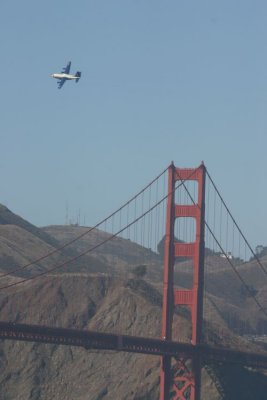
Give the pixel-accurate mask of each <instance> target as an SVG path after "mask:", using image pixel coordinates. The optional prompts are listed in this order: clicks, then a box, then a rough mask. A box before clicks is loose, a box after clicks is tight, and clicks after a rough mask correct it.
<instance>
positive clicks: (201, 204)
mask: <svg viewBox="0 0 267 400" xmlns="http://www.w3.org/2000/svg"><path fill="white" fill-rule="evenodd" d="M168 173H169V178H168V197H167V213H166V236H165V248H164V250H165V253H164V282H163V308H162V338H163V339H164V340H172V325H173V313H174V306H187V307H189V309H190V311H191V325H192V337H191V343H192V344H193V345H194V346H197V345H198V344H200V343H201V335H202V321H203V286H204V248H205V244H204V213H205V175H206V168H205V166H204V164H201V165H200V166H199V167H198V168H196V169H183V168H176V167H175V166H174V165H173V164H171V165H170V167H169V171H168ZM186 180H192V181H196V183H197V188H198V196H197V203H196V204H192V205H184V204H175V186H176V185H177V184H183V182H184V181H186ZM176 182H177V183H176ZM181 217H182V218H188V217H190V218H194V219H195V222H196V237H195V241H194V242H193V243H178V242H175V239H174V225H175V220H176V219H177V218H181ZM176 257H189V258H192V263H193V286H192V288H191V289H189V290H180V289H177V288H175V287H174V281H173V276H174V266H175V258H176ZM200 383H201V365H200V358H199V357H198V356H197V357H194V358H188V359H178V358H171V357H169V356H163V357H162V359H161V373H160V400H169V399H173V400H184V399H188V398H189V399H190V400H199V399H200Z"/></svg>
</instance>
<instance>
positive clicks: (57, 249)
mask: <svg viewBox="0 0 267 400" xmlns="http://www.w3.org/2000/svg"><path fill="white" fill-rule="evenodd" d="M168 168H169V167H167V168H165V170H164V171H162V172H161V173H160V174H159V175H158V176H157V177H156V178H154V179H153V180H152V181H151V182H150V183H149V184H148V185H146V186H145V187H144V188H143V189H142V190H140V191H139V192H138V193H137V194H136V195H135V196H133V197H132V198H131V199H130V200H128V201H127V202H126V203H124V204H123V205H122V206H121V207H120V208H118V209H117V210H116V211H114V212H113V213H111V214H110V215H109V216H108V217H106V218H104V219H103V220H102V221H100V222H98V223H97V224H96V225H94V226H93V227H91V228H89V229H87V230H86V231H85V232H83V233H81V234H80V235H78V236H76V237H75V238H74V239H71V240H70V241H68V242H67V243H65V244H64V245H62V246H60V247H58V248H55V249H54V250H52V251H50V252H49V253H47V254H45V255H43V256H41V257H39V258H37V259H35V260H33V261H30V262H29V263H27V264H25V265H23V266H21V267H18V268H15V269H13V270H12V271H9V272H5V273H2V274H0V279H1V278H4V277H6V276H9V275H13V274H14V273H16V272H19V271H22V270H24V269H26V268H28V267H30V266H31V265H34V264H37V263H39V262H40V261H43V260H44V259H46V258H48V257H50V256H52V255H53V254H55V253H57V252H60V251H62V250H63V249H65V248H66V247H67V246H70V245H71V244H73V243H75V242H76V241H77V240H79V239H81V238H82V237H84V236H86V235H88V234H89V233H90V232H92V231H93V230H95V229H97V228H98V227H99V226H100V225H102V224H103V223H106V222H107V221H108V220H109V219H110V218H112V217H113V216H114V215H115V214H117V213H118V212H120V211H121V210H123V209H124V208H125V207H127V206H128V205H129V204H130V203H131V202H132V201H134V200H136V198H137V197H138V196H140V195H141V194H143V193H144V192H145V191H146V190H147V189H148V188H149V187H151V186H152V185H153V183H154V182H156V181H158V180H159V178H160V177H161V176H162V175H164V174H165V172H166V171H167V170H168ZM0 289H1V288H0Z"/></svg>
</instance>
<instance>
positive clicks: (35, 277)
mask: <svg viewBox="0 0 267 400" xmlns="http://www.w3.org/2000/svg"><path fill="white" fill-rule="evenodd" d="M168 168H169V167H168ZM198 168H199V167H198ZM198 168H196V169H194V170H193V171H192V173H191V174H190V176H189V177H188V179H189V178H190V177H191V176H192V175H193V174H194V173H195V171H197V169H198ZM165 172H166V170H165ZM161 175H162V174H161ZM154 181H155V180H154ZM183 184H184V182H181V183H180V184H179V185H178V186H176V187H175V188H174V190H173V191H171V192H168V193H167V195H165V196H164V197H163V198H162V199H161V200H159V201H158V202H157V203H155V204H154V205H153V206H152V207H151V208H150V209H148V210H147V211H145V212H144V213H143V214H141V215H140V216H139V217H137V218H136V219H135V220H133V221H132V222H130V223H129V224H128V225H126V226H124V227H123V228H121V229H120V230H118V231H117V232H116V233H114V234H112V235H111V236H110V237H108V238H107V239H105V240H103V241H102V242H101V243H98V244H97V245H95V246H93V247H91V248H90V249H87V250H85V251H83V252H82V253H80V254H78V255H77V256H75V257H73V258H71V259H69V260H66V261H64V262H62V263H61V264H58V265H55V266H54V267H53V268H50V269H48V270H46V271H44V272H41V273H40V274H38V275H34V276H30V277H28V278H25V279H22V280H20V281H18V282H13V283H9V284H6V285H4V286H1V287H0V290H3V289H7V288H10V287H13V286H17V285H19V284H21V283H24V282H27V281H31V280H34V279H37V278H39V277H41V276H44V275H48V274H49V273H50V272H53V271H55V270H57V269H60V268H62V267H64V266H65V265H67V264H68V263H70V262H73V261H76V260H78V259H79V258H81V257H82V256H84V255H86V254H88V253H90V252H92V251H94V250H96V249H97V248H99V247H100V246H102V245H104V244H105V243H107V242H109V241H111V240H112V239H114V238H115V237H116V236H118V235H119V234H120V233H122V232H123V231H125V230H126V229H128V228H129V227H130V226H132V225H134V224H135V223H137V222H138V221H140V220H141V219H142V218H144V217H145V216H146V215H147V214H149V213H150V212H151V211H153V210H154V209H155V208H156V207H158V206H159V205H161V204H162V203H163V202H164V201H165V200H166V199H167V198H168V197H169V196H170V195H172V194H173V193H174V192H175V191H176V190H177V189H178V188H179V187H181V186H182V185H183Z"/></svg>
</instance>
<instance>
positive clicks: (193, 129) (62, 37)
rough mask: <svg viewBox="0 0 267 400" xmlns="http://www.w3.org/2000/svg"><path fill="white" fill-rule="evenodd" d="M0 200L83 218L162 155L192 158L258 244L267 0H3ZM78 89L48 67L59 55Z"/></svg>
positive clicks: (264, 161)
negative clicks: (204, 169) (59, 84)
mask: <svg viewBox="0 0 267 400" xmlns="http://www.w3.org/2000/svg"><path fill="white" fill-rule="evenodd" d="M0 10H1V12H0V40H1V47H0V48H1V74H0V88H1V95H0V108H1V118H0V138H1V158H0V182H1V185H0V187H1V190H0V193H1V196H0V202H1V203H3V204H5V205H7V206H8V207H9V208H10V209H11V210H12V211H13V212H15V213H17V214H19V215H21V216H22V217H24V218H25V219H27V220H29V221H30V222H32V223H34V224H36V225H38V226H43V225H48V224H63V223H65V214H66V203H68V205H69V213H70V214H73V215H76V214H77V212H78V210H79V209H80V210H81V214H82V215H86V223H87V224H88V225H93V224H94V223H96V222H98V220H100V219H102V218H103V217H104V216H106V215H107V214H109V212H110V211H112V210H113V209H116V208H117V207H119V206H120V205H121V203H123V202H124V201H125V200H127V199H128V198H129V197H130V196H132V195H133V194H135V192H136V191H138V190H139V189H141V188H142V187H143V186H144V185H145V184H146V183H147V182H149V181H150V180H151V179H153V178H154V177H155V176H156V175H157V174H158V173H160V172H161V170H163V169H164V168H165V167H166V166H167V165H168V164H169V163H170V162H171V160H174V162H175V164H176V165H177V166H180V167H195V166H198V165H199V164H200V162H201V160H204V162H205V164H206V166H207V168H208V170H209V172H210V174H211V176H212V177H213V179H214V180H215V182H216V184H217V186H218V188H219V189H220V191H221V193H222V194H223V197H224V199H225V201H226V202H227V204H228V206H229V208H230V209H231V211H232V212H233V214H234V216H235V218H236V220H237V221H238V223H239V224H240V226H241V228H242V229H243V230H244V232H245V234H246V235H247V237H248V239H249V241H250V242H251V243H252V244H253V245H256V244H258V243H262V244H265V245H267V235H266V231H267V207H266V204H267V158H266V150H267V112H266V111H267V2H266V0H262V1H260V0H250V1H249V0H239V1H237V0H236V1H235V0H209V1H208V0H207V1H199V0H194V1H190V0H167V1H163V0H161V1H159V0H150V1H148V0H147V1H146V0H120V1H119V0H106V1H102V0H95V1H90V0H76V1H74V0H73V1H69V0H64V1H61V0H56V1H55V0H53V1H52V0H46V1H41V0H39V1H38V0H24V1H20V0H13V1H10V0H2V1H1V9H0ZM69 60H71V61H72V68H73V71H74V72H76V70H77V69H78V70H81V71H82V79H81V80H80V82H79V84H77V85H76V84H75V83H74V82H67V83H66V84H65V85H64V87H63V88H62V90H58V89H57V84H56V80H54V79H52V78H51V77H50V76H49V74H50V73H53V72H58V71H60V70H61V68H62V67H63V66H64V65H65V64H66V63H67V62H68V61H69Z"/></svg>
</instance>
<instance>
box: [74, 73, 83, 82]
mask: <svg viewBox="0 0 267 400" xmlns="http://www.w3.org/2000/svg"><path fill="white" fill-rule="evenodd" d="M75 76H76V79H75V82H76V83H77V82H78V81H79V79H80V77H81V76H82V73H81V72H80V71H77V72H76V74H75Z"/></svg>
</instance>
